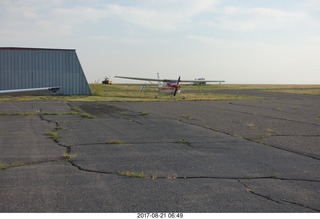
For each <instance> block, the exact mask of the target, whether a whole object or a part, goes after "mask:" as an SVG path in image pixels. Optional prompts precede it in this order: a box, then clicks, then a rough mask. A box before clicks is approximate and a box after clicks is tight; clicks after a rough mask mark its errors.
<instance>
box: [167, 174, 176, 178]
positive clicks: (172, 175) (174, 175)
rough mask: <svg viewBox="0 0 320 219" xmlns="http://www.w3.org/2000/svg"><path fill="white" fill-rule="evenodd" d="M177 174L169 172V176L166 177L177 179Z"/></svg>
mask: <svg viewBox="0 0 320 219" xmlns="http://www.w3.org/2000/svg"><path fill="white" fill-rule="evenodd" d="M177 177H178V176H177V174H175V173H174V174H171V175H170V176H168V177H167V179H177Z"/></svg>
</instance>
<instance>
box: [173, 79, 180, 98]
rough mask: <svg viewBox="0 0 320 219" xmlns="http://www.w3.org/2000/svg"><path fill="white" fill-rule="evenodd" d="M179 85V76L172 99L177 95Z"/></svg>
mask: <svg viewBox="0 0 320 219" xmlns="http://www.w3.org/2000/svg"><path fill="white" fill-rule="evenodd" d="M179 83H180V76H179V78H178V82H177V85H176V89H175V90H174V93H173V96H174V97H175V96H176V95H177V91H178V87H179Z"/></svg>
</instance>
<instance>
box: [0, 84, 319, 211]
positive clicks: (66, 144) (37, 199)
mask: <svg viewBox="0 0 320 219" xmlns="http://www.w3.org/2000/svg"><path fill="white" fill-rule="evenodd" d="M223 92H229V93H233V91H223ZM239 94H240V95H256V96H261V97H264V99H263V100H259V101H217V102H216V101H190V102H189V101H185V102H180V101H176V102H135V103H132V102H95V103H85V102H72V103H67V102H57V101H52V102H51V101H45V102H0V212H106V213H108V212H209V213H215V212H320V199H319V197H320V171H319V167H320V148H319V147H320V144H319V143H320V110H319V108H320V98H319V96H311V95H294V94H280V93H266V92H257V91H254V90H252V91H241V92H240V93H239ZM84 112H85V113H88V114H90V115H93V116H94V117H95V118H91V117H89V116H88V115H87V114H85V113H84Z"/></svg>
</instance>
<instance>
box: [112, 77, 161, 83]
mask: <svg viewBox="0 0 320 219" xmlns="http://www.w3.org/2000/svg"><path fill="white" fill-rule="evenodd" d="M114 77H115V78H123V79H130V80H140V81H157V82H165V81H167V80H165V79H155V78H134V77H123V76H114Z"/></svg>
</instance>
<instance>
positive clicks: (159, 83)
mask: <svg viewBox="0 0 320 219" xmlns="http://www.w3.org/2000/svg"><path fill="white" fill-rule="evenodd" d="M157 76H158V79H159V80H160V74H159V72H158V73H157ZM158 87H162V82H160V81H159V82H158Z"/></svg>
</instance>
